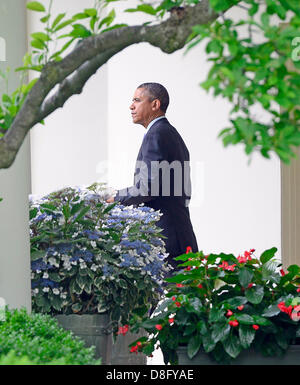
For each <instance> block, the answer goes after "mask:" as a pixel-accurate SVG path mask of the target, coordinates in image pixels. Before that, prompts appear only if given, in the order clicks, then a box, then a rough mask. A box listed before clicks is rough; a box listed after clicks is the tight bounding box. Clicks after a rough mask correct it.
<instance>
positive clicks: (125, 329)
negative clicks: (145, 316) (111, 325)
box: [117, 325, 129, 336]
mask: <svg viewBox="0 0 300 385" xmlns="http://www.w3.org/2000/svg"><path fill="white" fill-rule="evenodd" d="M128 330H129V326H128V325H124V326H120V327H119V330H118V333H117V334H123V336H125V335H126V333H127V332H128Z"/></svg>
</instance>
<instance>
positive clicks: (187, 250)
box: [185, 246, 192, 254]
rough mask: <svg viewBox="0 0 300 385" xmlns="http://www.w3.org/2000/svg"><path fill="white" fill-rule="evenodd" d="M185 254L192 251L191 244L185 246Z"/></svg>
mask: <svg viewBox="0 0 300 385" xmlns="http://www.w3.org/2000/svg"><path fill="white" fill-rule="evenodd" d="M185 253H186V254H188V253H192V248H191V246H188V247H187V248H186V252H185Z"/></svg>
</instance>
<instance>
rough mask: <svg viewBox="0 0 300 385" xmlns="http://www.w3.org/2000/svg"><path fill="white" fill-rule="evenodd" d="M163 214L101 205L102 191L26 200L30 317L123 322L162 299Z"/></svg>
mask: <svg viewBox="0 0 300 385" xmlns="http://www.w3.org/2000/svg"><path fill="white" fill-rule="evenodd" d="M160 215H161V214H160V212H158V211H154V210H153V209H151V208H149V207H146V206H140V207H133V206H127V207H126V206H123V205H119V204H118V203H117V202H115V203H113V204H107V203H106V202H105V189H104V187H103V185H101V184H94V185H92V186H89V187H87V188H85V187H74V188H65V189H62V190H59V191H56V192H53V193H51V194H49V195H47V196H45V197H42V198H34V197H33V196H31V197H30V237H31V271H32V276H31V279H32V302H33V310H34V311H37V312H42V313H50V314H71V313H77V314H83V313H84V314H87V313H91V314H95V313H104V312H108V313H109V314H110V316H111V319H112V320H115V321H122V322H123V323H126V322H128V319H129V317H130V315H131V314H132V313H133V312H137V313H139V312H141V313H142V312H144V311H145V309H149V308H150V307H152V306H153V305H154V304H155V303H157V301H158V300H159V298H160V295H161V293H162V289H161V285H162V280H163V278H164V276H165V274H166V273H167V272H168V271H169V270H170V267H169V266H168V265H167V264H166V262H165V258H166V256H167V254H166V253H165V244H164V241H163V236H162V234H161V229H160V228H158V227H157V226H156V222H157V221H158V220H159V218H160Z"/></svg>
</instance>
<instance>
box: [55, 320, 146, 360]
mask: <svg viewBox="0 0 300 385" xmlns="http://www.w3.org/2000/svg"><path fill="white" fill-rule="evenodd" d="M54 318H56V319H57V321H58V323H59V325H60V326H62V327H63V328H64V329H66V330H70V331H72V332H73V333H74V335H75V336H78V337H80V338H81V339H82V340H84V342H85V344H86V346H87V347H90V346H95V347H96V357H97V358H101V359H102V365H128V364H129V365H146V362H147V358H146V356H144V355H142V354H139V355H136V354H134V353H130V351H129V348H128V345H129V344H130V343H131V342H133V341H135V340H136V339H138V338H139V337H142V336H143V335H145V334H130V333H127V334H126V336H122V335H121V336H118V338H117V340H116V342H115V343H113V338H112V334H111V332H112V330H111V324H110V320H109V316H108V315H107V314H83V315H77V314H70V315H64V314H61V315H56V316H55V317H54Z"/></svg>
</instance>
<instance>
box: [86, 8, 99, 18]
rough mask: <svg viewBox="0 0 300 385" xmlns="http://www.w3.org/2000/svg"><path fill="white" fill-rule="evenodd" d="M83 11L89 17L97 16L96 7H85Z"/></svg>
mask: <svg viewBox="0 0 300 385" xmlns="http://www.w3.org/2000/svg"><path fill="white" fill-rule="evenodd" d="M84 13H86V14H87V15H88V16H90V17H94V16H97V9H96V8H86V9H85V10H84Z"/></svg>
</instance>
